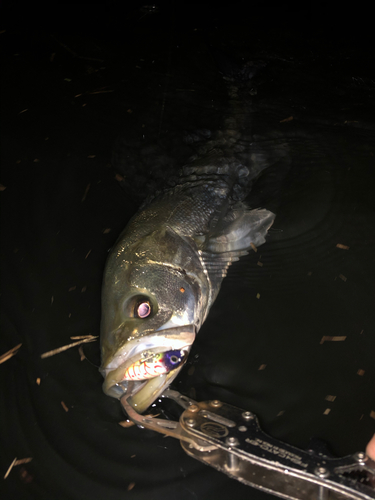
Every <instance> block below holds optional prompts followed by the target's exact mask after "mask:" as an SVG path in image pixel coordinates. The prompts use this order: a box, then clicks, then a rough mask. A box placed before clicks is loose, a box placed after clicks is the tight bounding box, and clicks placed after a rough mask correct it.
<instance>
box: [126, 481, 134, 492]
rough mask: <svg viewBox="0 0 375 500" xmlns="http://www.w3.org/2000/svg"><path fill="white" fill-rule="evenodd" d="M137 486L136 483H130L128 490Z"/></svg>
mask: <svg viewBox="0 0 375 500" xmlns="http://www.w3.org/2000/svg"><path fill="white" fill-rule="evenodd" d="M134 486H135V483H129V485H128V487H127V490H128V491H130V490H132V489H133V488H134Z"/></svg>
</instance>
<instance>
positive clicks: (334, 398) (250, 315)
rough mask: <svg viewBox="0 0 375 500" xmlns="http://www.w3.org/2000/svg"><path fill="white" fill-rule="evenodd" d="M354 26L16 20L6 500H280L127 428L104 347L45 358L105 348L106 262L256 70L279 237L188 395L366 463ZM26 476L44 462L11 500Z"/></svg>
mask: <svg viewBox="0 0 375 500" xmlns="http://www.w3.org/2000/svg"><path fill="white" fill-rule="evenodd" d="M351 9H352V10H350V11H349V10H344V9H343V7H342V5H338V7H337V8H333V7H330V8H328V7H327V3H323V2H320V3H319V2H318V3H314V4H313V5H312V4H308V5H302V4H301V5H296V4H294V3H293V2H284V3H280V2H278V3H273V2H246V3H245V2H232V3H228V4H221V6H219V5H217V4H215V3H200V2H177V1H175V2H173V1H166V2H158V3H156V4H148V5H147V4H143V3H142V2H118V1H113V2H107V3H103V4H94V5H89V4H87V5H86V4H52V3H51V4H49V5H48V6H47V4H46V6H45V7H43V8H40V7H37V6H35V5H33V4H30V3H29V4H28V6H27V7H24V6H21V5H14V4H11V5H9V4H8V3H7V2H2V3H1V10H0V42H1V46H2V63H1V84H2V88H1V173H0V187H1V192H0V198H1V275H0V278H1V320H0V321H1V323H0V355H2V354H4V353H6V352H7V351H9V350H10V349H12V348H13V347H15V346H17V345H19V344H22V346H21V347H20V348H19V350H18V352H17V353H16V354H15V355H14V356H13V357H11V358H10V359H8V360H6V361H4V362H3V363H1V364H0V380H1V400H0V401H1V407H0V427H1V431H0V439H1V441H0V450H1V452H0V458H1V462H0V467H1V469H0V473H1V478H0V493H1V498H4V499H20V500H23V499H25V500H31V499H37V500H60V499H61V500H70V499H72V500H73V499H77V500H78V499H79V500H84V499H90V500H104V499H105V500H120V499H128V498H129V499H135V500H143V499H146V498H147V500H162V499H163V500H164V499H165V498H179V499H180V500H193V499H198V500H201V499H209V498H217V499H221V498H223V499H224V498H228V497H229V496H230V497H231V498H235V499H248V498H251V499H259V500H263V499H264V500H265V499H267V498H274V497H271V496H270V495H267V494H265V493H261V492H258V491H257V490H254V489H252V488H250V487H248V486H245V485H242V484H240V483H239V482H236V481H234V480H232V479H229V478H228V477H226V476H225V475H224V474H221V473H219V472H217V471H215V470H214V469H211V468H209V467H207V466H205V465H203V464H201V463H200V462H198V461H195V460H193V459H192V458H190V457H188V456H187V455H186V454H185V453H184V451H183V450H182V448H181V446H180V444H179V442H178V441H176V440H173V439H172V438H164V437H163V436H161V435H158V434H156V433H154V432H152V431H148V430H144V429H143V430H142V429H139V428H137V427H135V426H132V427H129V428H124V427H122V426H121V425H119V422H121V421H123V420H125V418H126V417H125V415H124V414H123V412H122V410H121V407H120V403H119V402H118V401H117V400H115V399H113V398H109V397H108V396H105V395H104V393H103V392H102V388H101V385H102V382H103V378H102V376H101V375H100V373H99V371H98V366H99V364H100V350H99V342H98V340H96V341H94V342H91V343H85V344H83V345H82V349H81V351H79V350H78V347H74V348H72V349H69V350H67V351H65V352H61V353H59V354H56V355H55V356H51V357H48V358H44V359H42V358H41V354H43V353H45V352H47V351H50V350H52V349H56V348H58V347H61V346H63V345H66V344H69V343H71V342H74V340H72V339H71V337H76V336H82V335H93V336H96V335H99V327H100V316H101V312H100V307H101V300H100V291H101V282H102V276H103V270H104V264H105V260H106V258H107V255H108V251H109V249H110V248H111V246H112V245H113V244H114V242H115V241H116V239H117V237H118V235H119V234H120V232H121V231H122V229H123V228H124V227H125V225H126V224H127V222H128V221H129V219H130V217H131V216H132V215H134V213H135V212H136V211H137V209H138V207H139V206H140V205H141V203H142V201H143V199H144V198H145V197H146V196H147V195H148V194H149V193H151V192H153V191H154V190H155V189H159V188H162V187H163V186H166V185H168V182H169V180H170V178H171V177H172V176H173V175H175V174H178V171H179V169H180V167H181V166H182V165H183V164H184V162H186V161H187V160H188V158H189V156H191V154H192V153H194V144H191V141H190V139H189V138H191V137H193V136H194V133H195V131H196V130H210V131H212V133H214V132H215V131H218V130H220V129H221V128H222V127H223V120H224V119H226V118H228V113H229V111H228V109H229V106H228V102H229V97H228V78H229V81H230V79H232V81H235V82H236V78H238V71H239V69H240V68H243V67H244V65H245V66H246V67H247V68H248V69H249V68H250V69H251V71H249V72H248V73H246V75H247V80H246V78H245V77H244V79H243V80H241V78H240V82H241V83H240V85H242V93H241V96H242V97H243V99H244V100H243V116H244V117H245V121H246V127H247V128H246V134H247V136H251V137H252V138H254V141H255V142H256V143H257V144H260V145H261V147H262V152H263V153H262V154H264V160H265V161H266V162H269V165H270V166H269V169H267V170H266V171H265V172H264V175H262V176H261V177H260V178H259V180H258V181H257V182H256V183H255V185H254V188H253V191H252V192H251V194H250V197H249V200H248V203H249V205H250V206H252V207H254V208H255V207H263V208H267V209H269V210H271V211H273V212H275V213H276V215H277V217H276V220H275V223H274V225H273V227H272V228H271V230H270V233H269V237H268V239H267V242H266V244H265V245H264V246H262V247H260V248H259V249H258V252H257V253H255V252H252V253H250V254H249V255H248V256H246V257H244V258H243V259H241V260H240V261H239V262H238V263H235V264H234V265H233V266H232V267H231V269H230V270H229V273H228V277H227V278H226V279H225V280H224V282H223V286H222V290H221V292H220V294H219V296H218V299H217V300H216V302H215V304H214V306H213V307H212V309H211V311H210V313H209V316H208V318H207V320H206V322H205V323H204V325H203V327H202V328H201V330H200V332H199V335H198V336H197V339H196V341H195V343H194V346H193V349H192V352H191V354H190V356H189V360H188V362H187V364H186V366H185V367H184V369H183V370H182V372H181V373H180V375H179V377H178V378H177V379H176V380H175V382H174V384H173V387H174V388H176V389H177V390H179V391H181V392H182V393H183V394H186V395H189V396H190V397H193V398H194V399H197V400H198V401H203V400H208V399H220V400H222V401H225V402H226V403H230V404H233V405H235V406H238V407H240V408H244V409H247V410H250V411H253V412H255V413H256V414H257V415H258V418H259V420H260V423H261V426H262V428H263V430H264V431H266V432H267V433H268V434H270V435H272V436H273V437H275V438H277V439H279V440H281V441H284V442H287V443H289V444H292V445H294V446H297V447H299V448H302V449H306V448H308V447H309V443H310V440H311V438H319V439H321V440H322V441H324V442H325V443H326V444H327V446H328V448H329V450H330V452H331V453H332V454H333V455H335V456H344V455H348V454H352V453H354V452H356V451H360V450H364V448H365V446H366V443H367V442H368V441H369V439H370V438H371V436H372V435H373V434H374V432H375V362H374V358H375V356H374V354H375V285H374V281H375V263H374V245H375V232H374V228H375V200H374V190H375V165H374V162H375V114H374V113H375V65H374V49H375V46H374V28H373V20H372V17H371V16H372V10H371V9H369V8H367V9H368V10H367V11H366V8H365V7H364V4H361V3H355V4H351ZM252 69H254V71H252ZM249 73H251V74H250V76H249ZM223 75H224V76H226V78H227V80H225V79H223ZM198 135H199V134H198ZM249 147H250V146H249ZM82 354H83V355H82ZM81 358H83V359H82V360H81ZM15 457H17V459H24V458H32V460H31V461H29V462H27V463H21V464H19V465H16V466H14V467H13V469H12V470H11V471H10V473H9V476H8V477H7V478H6V479H3V476H4V475H5V473H6V472H7V470H8V468H9V466H10V464H11V463H12V461H13V460H14V459H15Z"/></svg>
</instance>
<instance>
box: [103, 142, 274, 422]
mask: <svg viewBox="0 0 375 500" xmlns="http://www.w3.org/2000/svg"><path fill="white" fill-rule="evenodd" d="M258 173H259V172H256V171H254V172H251V171H249V169H248V168H246V167H244V166H243V165H242V164H241V163H239V162H238V161H236V160H235V159H233V158H230V157H227V156H225V154H224V153H223V152H222V151H221V150H213V151H211V152H209V153H208V154H205V155H203V156H202V157H201V158H198V159H196V160H195V161H193V162H192V163H190V164H188V165H187V166H185V167H184V168H183V169H182V172H181V175H180V177H179V179H178V181H177V184H176V185H175V186H174V187H172V188H169V189H167V190H165V191H163V192H161V193H160V194H158V195H156V196H155V197H154V198H153V199H152V200H149V201H148V202H147V203H146V204H144V206H143V207H141V209H140V210H139V212H138V213H137V214H136V215H135V216H134V217H133V218H132V219H131V221H130V222H129V224H128V225H127V226H126V228H125V229H124V231H123V232H122V234H121V235H120V237H119V239H118V241H117V243H116V244H115V246H114V247H113V249H112V250H111V253H110V255H109V258H108V260H107V264H106V269H105V273H104V281H103V292H102V322H101V349H102V366H101V372H102V374H103V375H104V376H105V377H106V380H105V382H104V386H103V388H104V391H105V392H106V393H107V394H108V395H111V396H114V397H121V395H122V394H123V393H124V392H125V391H126V384H124V383H123V382H121V383H120V381H121V380H122V379H123V374H124V372H125V370H126V369H127V368H128V366H130V364H131V363H134V362H135V361H137V360H138V359H139V358H141V355H142V350H143V349H144V350H150V349H151V350H152V351H153V352H154V353H156V352H158V349H159V351H161V352H163V351H168V350H174V349H185V350H186V352H188V351H189V349H190V347H191V344H192V342H193V341H194V338H195V334H196V333H197V332H198V330H199V329H200V327H201V326H202V324H203V322H204V320H205V319H206V317H207V314H208V311H209V309H210V307H211V305H212V304H213V302H214V301H215V299H216V297H217V294H218V292H219V289H220V286H221V283H222V280H223V278H224V276H225V275H226V272H227V269H228V267H229V265H230V264H231V262H233V261H236V260H238V259H239V257H240V256H241V255H244V254H246V253H247V251H248V250H249V249H250V247H251V245H255V246H259V245H260V244H262V243H264V241H265V236H266V233H267V231H268V229H269V227H270V226H271V225H272V222H273V219H274V217H275V216H274V214H272V213H271V212H269V211H267V210H264V209H261V210H249V209H248V207H247V206H246V205H245V204H244V203H243V202H242V201H241V199H242V198H244V197H245V196H246V194H247V192H248V190H249V187H250V186H251V182H252V180H253V178H254V177H256V176H257V175H258ZM142 301H146V302H147V303H149V304H150V306H151V314H150V315H149V316H148V317H146V318H143V319H141V318H138V317H137V314H136V307H137V304H139V303H140V302H142ZM175 327H177V328H180V330H178V332H180V334H178V333H176V335H174V336H173V335H172V337H173V340H168V338H169V337H168V335H169V334H168V332H170V331H171V332H172V331H174V330H170V329H173V328H175ZM192 328H193V329H192ZM163 332H165V336H166V337H165V336H164V337H163V335H164V333H163ZM192 332H193V333H192ZM166 338H167V340H166ZM181 367H182V366H179V368H177V369H176V370H173V371H172V372H170V373H169V374H167V375H166V376H165V377H164V378H162V377H157V379H158V380H152V381H149V382H146V383H145V384H144V385H143V386H142V385H141V384H138V386H137V387H136V390H134V392H132V399H131V400H130V402H132V400H133V403H132V404H133V405H134V406H136V407H137V410H138V411H140V412H142V411H144V410H145V409H146V408H147V407H148V406H149V405H150V404H151V403H152V402H153V401H154V400H155V399H156V397H157V396H158V395H159V394H160V393H161V392H162V391H163V390H164V389H165V387H166V386H167V385H168V384H170V383H171V381H172V380H173V378H174V377H175V376H176V375H177V374H178V371H179V370H180V369H181ZM136 391H138V393H137V394H136Z"/></svg>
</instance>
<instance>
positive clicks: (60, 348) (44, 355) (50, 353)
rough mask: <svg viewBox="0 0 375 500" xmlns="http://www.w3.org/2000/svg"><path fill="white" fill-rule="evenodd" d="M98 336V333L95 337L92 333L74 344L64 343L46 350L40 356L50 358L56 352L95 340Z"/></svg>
mask: <svg viewBox="0 0 375 500" xmlns="http://www.w3.org/2000/svg"><path fill="white" fill-rule="evenodd" d="M97 338H98V335H96V336H95V337H94V336H92V335H90V336H88V337H86V338H84V339H82V340H78V341H77V342H73V343H72V344H67V345H64V346H62V347H58V348H57V349H53V350H52V351H48V352H45V353H43V354H41V355H40V357H41V358H42V359H44V358H49V357H51V356H54V355H55V354H59V353H60V352H64V351H67V350H68V349H70V348H71V347H75V346H76V345H80V344H84V343H86V342H93V341H94V340H96V339H97Z"/></svg>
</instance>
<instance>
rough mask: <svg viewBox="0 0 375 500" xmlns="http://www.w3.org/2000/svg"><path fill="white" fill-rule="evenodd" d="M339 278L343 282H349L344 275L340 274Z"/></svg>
mask: <svg viewBox="0 0 375 500" xmlns="http://www.w3.org/2000/svg"><path fill="white" fill-rule="evenodd" d="M339 278H340V279H341V280H342V281H346V280H347V278H346V276H344V275H343V274H339Z"/></svg>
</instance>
